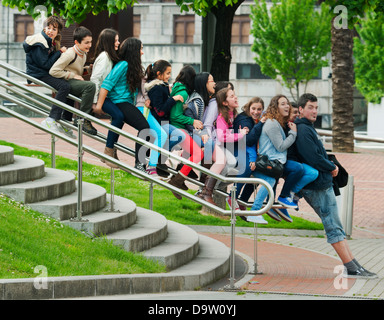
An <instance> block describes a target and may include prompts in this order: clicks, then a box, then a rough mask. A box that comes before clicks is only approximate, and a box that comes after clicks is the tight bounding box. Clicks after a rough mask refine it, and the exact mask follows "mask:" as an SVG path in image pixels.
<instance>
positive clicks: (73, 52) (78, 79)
mask: <svg viewBox="0 0 384 320" xmlns="http://www.w3.org/2000/svg"><path fill="white" fill-rule="evenodd" d="M73 39H74V41H75V45H74V46H73V47H71V48H69V49H68V50H67V51H66V52H64V53H63V54H62V55H61V56H60V58H59V59H58V60H57V61H56V62H55V64H54V65H53V66H52V68H51V70H50V71H49V74H50V75H51V76H53V77H55V78H58V79H64V80H66V81H67V82H68V83H69V86H70V93H71V94H73V95H74V96H76V97H79V98H81V104H80V110H81V111H83V112H85V113H88V114H91V112H92V104H93V97H94V95H95V91H96V87H95V84H94V83H93V82H92V81H85V80H84V78H83V75H84V66H85V63H86V61H87V53H88V52H89V49H90V48H91V46H92V33H91V31H89V30H88V29H87V28H85V27H82V26H81V27H78V28H76V29H75V31H74V32H73ZM83 131H85V132H87V133H89V134H92V135H96V134H97V130H96V129H95V128H94V127H93V126H92V124H91V122H90V121H89V120H84V126H83Z"/></svg>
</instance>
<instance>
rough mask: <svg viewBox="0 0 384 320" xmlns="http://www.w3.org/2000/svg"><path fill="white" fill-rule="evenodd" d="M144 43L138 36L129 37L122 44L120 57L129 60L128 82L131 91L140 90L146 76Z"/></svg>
mask: <svg viewBox="0 0 384 320" xmlns="http://www.w3.org/2000/svg"><path fill="white" fill-rule="evenodd" d="M141 46H142V43H141V41H140V40H139V39H137V38H127V39H125V40H124V41H123V43H122V44H121V45H120V49H119V58H120V60H124V61H127V62H128V70H127V84H128V87H129V90H130V91H131V92H135V91H136V90H138V89H139V90H140V87H141V81H142V79H143V78H144V68H143V66H142V64H141Z"/></svg>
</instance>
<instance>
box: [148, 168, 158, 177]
mask: <svg viewBox="0 0 384 320" xmlns="http://www.w3.org/2000/svg"><path fill="white" fill-rule="evenodd" d="M146 172H147V173H148V174H149V175H150V176H151V177H152V178H158V177H159V176H158V174H157V171H156V167H152V166H148V167H147V169H146Z"/></svg>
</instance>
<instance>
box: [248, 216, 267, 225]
mask: <svg viewBox="0 0 384 320" xmlns="http://www.w3.org/2000/svg"><path fill="white" fill-rule="evenodd" d="M247 221H248V222H253V223H257V224H268V221H267V220H265V219H264V218H263V216H248V217H247Z"/></svg>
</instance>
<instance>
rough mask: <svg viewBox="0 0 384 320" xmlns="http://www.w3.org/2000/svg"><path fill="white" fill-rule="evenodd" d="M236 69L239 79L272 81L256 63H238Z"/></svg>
mask: <svg viewBox="0 0 384 320" xmlns="http://www.w3.org/2000/svg"><path fill="white" fill-rule="evenodd" d="M236 67H237V68H236V69H237V70H236V77H237V79H271V78H270V77H268V76H266V75H265V74H263V73H262V72H261V69H260V66H259V65H258V64H256V63H254V64H250V63H238V64H237V65H236Z"/></svg>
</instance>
